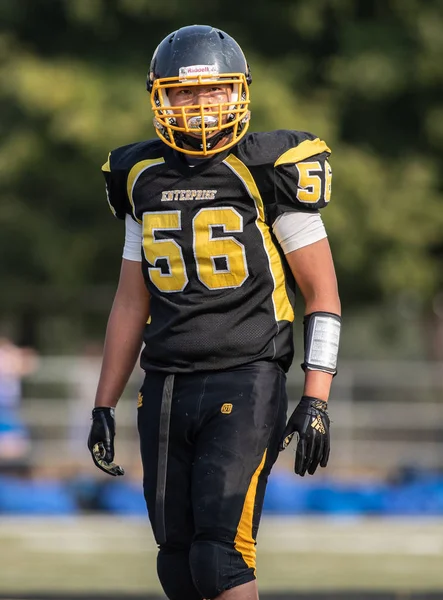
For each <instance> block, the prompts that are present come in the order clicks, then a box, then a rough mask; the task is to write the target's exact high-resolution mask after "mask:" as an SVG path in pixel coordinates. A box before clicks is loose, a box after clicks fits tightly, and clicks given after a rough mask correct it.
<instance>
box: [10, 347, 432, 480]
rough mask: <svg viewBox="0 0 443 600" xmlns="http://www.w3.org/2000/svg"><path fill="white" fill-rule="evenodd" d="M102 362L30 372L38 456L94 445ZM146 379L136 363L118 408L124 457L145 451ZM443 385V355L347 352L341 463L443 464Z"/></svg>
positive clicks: (55, 460) (291, 385) (47, 364)
mask: <svg viewBox="0 0 443 600" xmlns="http://www.w3.org/2000/svg"><path fill="white" fill-rule="evenodd" d="M99 369H100V359H99V358H89V357H88V358H82V357H63V358H60V357H45V358H41V359H40V361H39V366H38V369H37V370H36V371H35V372H34V373H33V374H32V375H30V376H29V377H28V378H27V379H26V381H25V382H24V393H23V399H22V405H21V416H22V419H23V421H24V423H25V424H26V426H27V427H28V429H29V433H30V438H31V446H32V453H31V454H32V458H31V460H32V461H33V462H34V463H36V464H39V465H45V466H48V467H51V466H54V467H57V466H63V465H64V464H69V463H72V462H73V457H74V456H76V455H77V454H78V452H80V454H81V453H82V452H86V450H85V439H86V436H87V431H88V429H89V417H90V409H91V406H92V402H93V396H94V391H95V386H96V382H97V379H98V374H99ZM302 376H303V375H302V372H301V370H300V369H298V368H297V367H296V366H294V367H293V368H292V369H291V371H290V373H289V374H288V392H289V398H290V410H292V405H295V403H296V401H297V399H298V398H299V396H300V391H301V385H302ZM141 381H142V373H141V372H140V371H138V370H136V372H134V374H133V376H132V378H131V381H130V383H129V385H128V387H127V390H126V392H125V395H124V397H123V399H122V400H121V402H120V405H119V408H118V412H117V416H118V453H119V459H120V460H121V461H122V462H123V461H125V460H133V459H134V456H138V450H137V448H138V440H137V433H136V397H137V389H138V386H139V384H140V383H141ZM442 392H443V363H431V362H399V361H397V362H386V361H349V360H342V361H341V364H340V372H339V374H338V376H337V377H336V379H335V381H334V385H333V392H332V397H331V409H330V415H331V419H332V421H333V425H332V427H333V444H334V460H333V468H334V469H337V470H340V471H342V472H346V471H349V472H353V471H355V470H370V471H371V470H375V471H380V470H385V471H386V472H389V471H392V470H394V469H396V468H399V467H403V466H406V465H408V466H414V467H418V468H429V469H437V468H441V467H442V462H443V459H442V458H441V457H443V393H442ZM80 449H81V450H80Z"/></svg>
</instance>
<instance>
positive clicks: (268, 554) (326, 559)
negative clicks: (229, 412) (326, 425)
mask: <svg viewBox="0 0 443 600" xmlns="http://www.w3.org/2000/svg"><path fill="white" fill-rule="evenodd" d="M194 23H199V24H211V25H214V26H216V27H219V28H221V29H224V30H226V31H227V32H229V33H230V35H232V36H233V37H234V38H236V39H237V41H238V42H239V43H240V45H241V46H242V47H243V50H244V51H245V54H246V56H247V58H248V61H249V63H250V65H251V68H252V74H253V84H252V87H251V99H252V124H251V129H252V131H262V130H269V129H277V128H287V129H301V130H308V131H311V132H313V133H315V134H316V135H318V136H319V137H320V138H322V139H324V140H326V141H327V143H328V145H329V146H330V147H331V148H332V151H333V153H332V157H331V164H332V166H333V171H334V182H333V197H332V198H333V199H332V202H331V205H330V206H329V207H328V208H327V209H326V210H325V211H324V212H323V218H324V221H325V223H326V227H327V230H328V233H329V239H330V243H331V246H332V249H333V253H334V257H335V262H336V268H337V273H338V278H339V284H340V291H341V298H342V304H343V313H344V319H343V324H344V326H343V337H342V347H341V357H340V364H339V374H338V375H337V377H336V379H335V381H334V386H333V394H332V398H331V408H330V414H331V418H332V421H333V424H332V436H333V450H332V455H331V459H330V465H329V466H328V468H327V470H324V471H322V472H321V473H319V474H316V475H315V477H314V478H305V479H301V478H297V477H296V476H295V475H294V474H293V472H292V465H293V460H294V449H293V447H290V448H289V449H288V450H286V451H285V452H284V453H282V454H281V456H280V458H279V461H278V463H277V465H276V467H275V469H274V472H273V474H272V476H271V479H270V483H269V489H268V493H267V496H266V501H265V514H264V517H263V524H262V528H261V531H260V535H259V541H260V544H259V552H258V577H259V581H260V583H261V587H262V590H263V592H264V595H263V597H264V598H265V599H266V598H268V599H274V598H275V599H276V598H286V599H287V600H290V599H292V598H298V599H301V598H308V597H309V598H311V597H312V598H313V597H314V596H313V595H312V596H311V595H310V594H311V593H314V592H316V593H318V594H321V595H318V596H315V597H316V598H329V599H332V598H340V599H344V598H349V599H351V598H353V599H358V600H362V599H363V598H376V597H377V598H386V599H388V598H398V599H400V598H402V599H403V600H404V599H406V598H412V597H414V598H419V597H420V598H425V597H429V598H430V597H431V596H432V597H434V598H443V397H442V396H443V395H442V391H443V176H442V173H443V5H442V3H441V1H440V0H427V2H423V1H421V2H420V1H419V0H384V1H383V0H365V2H354V1H352V0H317V1H316V2H311V1H310V0H272V2H271V1H270V0H255V2H254V3H253V4H252V3H251V2H246V1H245V2H243V3H240V2H238V1H235V0H226V1H224V2H221V1H220V0H219V1H217V2H216V1H214V2H211V3H209V2H206V3H205V2H201V1H200V0H198V1H197V0H186V1H179V0H162V2H157V1H154V0H106V1H105V0H16V1H12V0H0V132H1V133H0V191H1V195H0V286H1V287H0V289H1V292H0V565H1V566H0V597H3V598H6V597H8V598H13V597H14V598H18V597H21V598H23V597H28V595H29V594H38V595H39V597H40V598H43V597H57V598H62V597H65V598H68V595H69V594H71V596H69V597H72V594H74V593H77V594H79V595H80V596H81V597H83V598H86V597H87V598H92V597H94V596H93V593H97V594H98V593H101V594H103V595H102V596H101V597H103V598H104V597H111V596H110V594H111V593H114V594H117V595H120V597H123V596H124V597H126V598H128V597H132V595H133V596H134V597H136V594H140V597H144V598H148V595H147V594H153V595H152V596H149V597H152V598H154V597H156V598H157V597H158V598H161V597H162V596H161V593H160V587H159V585H158V583H157V580H156V575H155V550H156V549H155V545H154V542H153V538H152V534H151V532H150V528H149V525H148V520H147V517H146V513H145V507H144V501H143V498H142V492H141V467H140V462H139V457H138V440H137V434H136V430H135V418H136V397H137V390H138V386H139V385H140V382H141V379H142V374H141V372H139V371H138V370H136V372H135V373H134V375H133V378H132V380H131V382H130V385H129V386H128V388H127V390H126V392H125V396H124V398H123V399H122V401H121V403H120V405H119V408H118V411H117V421H118V434H117V458H118V462H119V463H120V464H123V465H124V466H125V468H126V470H127V476H126V477H125V478H123V479H122V480H118V481H116V480H114V479H111V478H107V476H106V475H104V474H101V473H100V472H99V471H98V470H96V469H95V468H94V467H93V465H92V462H91V460H90V458H89V454H88V452H87V450H86V437H87V433H88V430H89V423H90V421H89V419H90V409H91V407H92V403H93V396H94V392H95V386H96V383H97V378H98V370H99V367H100V357H101V351H102V342H103V337H104V330H105V325H106V320H107V316H108V313H109V309H110V306H111V302H112V298H113V293H114V290H115V287H116V282H117V277H118V273H119V266H120V260H121V251H122V244H123V235H124V232H123V226H122V223H121V222H118V221H117V220H115V219H113V218H112V215H111V213H110V212H109V209H108V207H107V203H106V197H105V193H104V180H103V178H102V174H101V172H100V167H101V165H102V163H104V162H105V160H106V158H107V154H108V152H109V150H110V149H112V148H114V147H117V146H121V145H124V144H127V143H130V142H133V141H139V140H143V139H147V138H150V137H153V136H154V133H153V128H152V126H151V114H150V105H149V98H148V95H147V93H146V91H145V76H146V72H147V70H148V66H149V62H150V58H151V55H152V53H153V51H154V49H155V47H156V45H157V43H158V42H159V41H160V40H161V39H162V38H163V37H164V36H165V35H166V34H167V33H169V32H170V31H172V30H174V29H176V28H178V27H180V26H184V25H189V24H194ZM302 314H303V307H302V306H300V307H299V311H298V317H299V320H300V319H301V316H302ZM300 334H301V329H300V325H299V324H297V328H296V349H297V352H298V358H297V360H296V361H295V362H294V366H293V368H292V371H291V372H290V375H289V394H290V399H291V405H292V404H294V403H295V402H296V401H297V400H298V398H299V396H300V391H301V383H302V373H301V370H300V369H299V367H298V363H299V362H300V360H301V356H302V341H301V340H302V337H301V335H300ZM291 409H292V406H291ZM319 564H320V565H321V566H320V567H319ZM110 566H111V568H110ZM348 592H349V595H348ZM376 592H380V593H381V592H383V594H380V595H379V596H377V595H376ZM282 593H285V594H286V595H285V596H283V595H279V594H282ZM131 594H132V595H131ZM51 595H52V596H51ZM97 597H98V596H97ZM116 597H117V596H116ZM184 600H185V599H184Z"/></svg>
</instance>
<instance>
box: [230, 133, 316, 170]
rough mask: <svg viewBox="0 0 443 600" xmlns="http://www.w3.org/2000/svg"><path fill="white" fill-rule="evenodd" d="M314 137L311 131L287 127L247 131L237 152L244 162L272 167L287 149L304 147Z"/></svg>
mask: <svg viewBox="0 0 443 600" xmlns="http://www.w3.org/2000/svg"><path fill="white" fill-rule="evenodd" d="M315 139H318V138H316V136H315V135H313V134H312V133H308V132H306V131H291V130H288V129H277V130H276V131H269V132H256V133H248V134H247V135H245V137H244V138H243V139H242V140H241V141H240V142H239V144H238V145H237V153H238V156H239V158H240V159H241V160H242V161H243V162H245V164H249V165H251V166H253V165H270V166H271V167H273V166H274V165H275V163H276V162H277V161H278V160H279V159H280V158H282V157H283V156H285V155H287V153H288V152H289V151H291V150H292V149H294V148H296V147H300V146H303V148H306V147H307V146H309V142H311V141H313V140H315ZM313 154H315V152H313Z"/></svg>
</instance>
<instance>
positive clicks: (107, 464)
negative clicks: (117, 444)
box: [88, 406, 125, 477]
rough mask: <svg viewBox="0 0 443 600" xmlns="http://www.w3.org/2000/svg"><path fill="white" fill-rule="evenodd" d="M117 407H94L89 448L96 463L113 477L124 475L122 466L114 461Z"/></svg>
mask: <svg viewBox="0 0 443 600" xmlns="http://www.w3.org/2000/svg"><path fill="white" fill-rule="evenodd" d="M114 414H115V409H114V408H111V407H109V406H102V407H98V408H94V409H93V411H92V425H91V431H90V433H89V438H88V448H89V451H90V452H91V455H92V460H93V461H94V463H95V465H96V466H97V467H98V468H99V469H101V470H102V471H104V472H105V473H107V474H108V475H112V476H113V477H117V476H119V475H124V474H125V471H124V469H123V468H122V467H120V466H119V465H117V464H115V462H113V461H114V437H115V417H114Z"/></svg>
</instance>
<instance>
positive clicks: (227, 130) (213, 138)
mask: <svg viewBox="0 0 443 600" xmlns="http://www.w3.org/2000/svg"><path fill="white" fill-rule="evenodd" d="M251 81H252V79H251V72H250V69H249V65H248V63H247V62H246V58H245V55H244V54H243V51H242V49H241V48H240V46H239V45H238V44H237V42H236V41H235V40H234V39H233V38H232V37H230V36H229V35H228V34H227V33H225V32H224V31H220V30H219V29H215V28H213V27H210V26H207V25H191V26H189V27H182V28H181V29H178V30H177V31H174V32H173V33H171V34H169V35H168V36H166V37H165V39H164V40H163V41H162V42H161V43H160V44H159V45H158V47H157V49H156V51H155V52H154V56H153V57H152V61H151V66H150V69H149V74H148V80H147V89H148V92H149V93H150V94H151V106H152V110H153V111H154V126H155V129H156V132H157V135H158V136H159V137H160V139H161V140H163V142H165V144H167V145H168V146H171V147H172V148H174V149H175V150H178V151H179V152H184V153H185V154H190V155H194V156H210V155H212V154H215V153H217V152H222V151H224V150H226V149H228V148H230V147H231V146H233V145H234V144H236V143H237V142H238V141H239V140H240V138H242V137H243V136H244V135H245V133H246V131H247V129H248V126H249V118H250V112H249V110H248V105H249V85H250V84H251ZM214 82H218V83H222V84H230V85H231V86H232V93H231V98H230V101H229V102H223V103H213V104H212V103H211V104H210V106H205V107H203V106H201V105H196V104H193V105H187V106H186V108H185V107H183V106H171V103H170V102H169V99H168V91H169V90H170V89H171V88H174V87H181V86H186V87H189V86H198V85H205V86H208V85H210V84H212V83H214ZM177 118H181V121H182V122H183V123H184V126H182V127H180V126H179V125H178V122H177ZM189 134H191V135H189ZM192 134H193V135H192ZM196 136H197V137H196ZM221 140H225V143H223V144H221V145H220V146H218V147H217V148H215V147H214V146H216V145H217V144H218V143H219V142H220V141H221Z"/></svg>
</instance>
